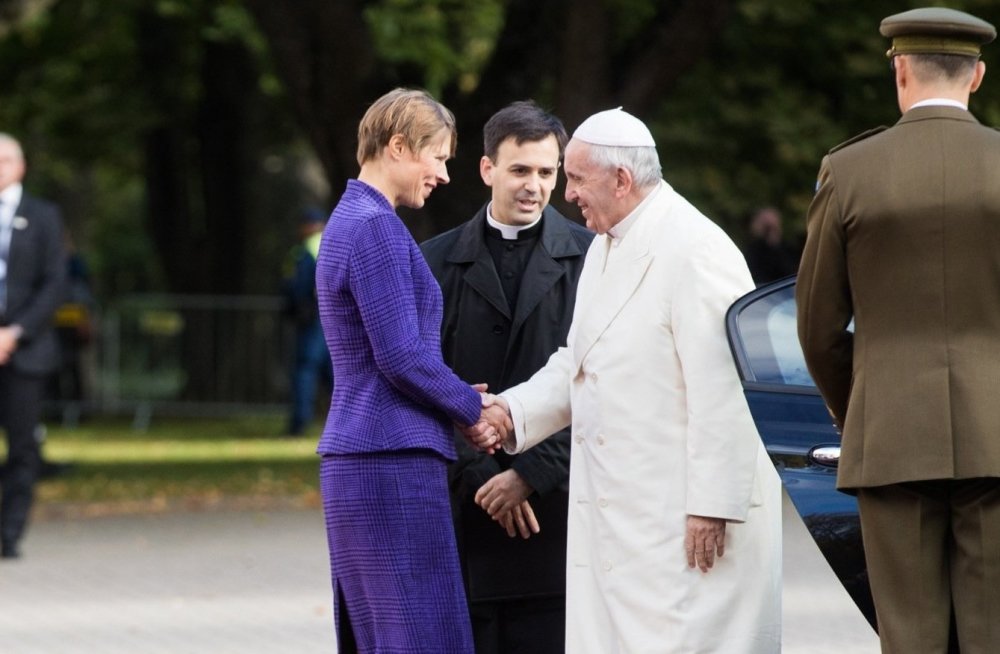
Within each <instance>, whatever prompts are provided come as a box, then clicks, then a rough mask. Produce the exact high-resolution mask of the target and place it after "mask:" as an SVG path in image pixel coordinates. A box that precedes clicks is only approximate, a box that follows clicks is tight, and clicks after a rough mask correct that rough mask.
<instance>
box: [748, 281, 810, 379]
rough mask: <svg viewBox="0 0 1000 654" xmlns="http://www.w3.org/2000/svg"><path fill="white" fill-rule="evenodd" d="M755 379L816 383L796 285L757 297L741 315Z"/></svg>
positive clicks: (749, 362) (751, 369)
mask: <svg viewBox="0 0 1000 654" xmlns="http://www.w3.org/2000/svg"><path fill="white" fill-rule="evenodd" d="M737 325H738V329H739V334H740V340H741V341H742V345H743V350H744V353H745V355H746V358H747V363H748V365H749V367H750V372H751V376H752V380H753V381H756V382H759V383H765V384H781V385H792V386H813V387H815V384H814V383H813V380H812V377H810V376H809V371H808V370H807V369H806V362H805V359H804V358H803V356H802V348H801V347H800V346H799V337H798V331H797V329H796V324H795V286H785V287H784V288H779V289H777V290H776V291H775V292H773V293H770V294H768V295H764V296H762V297H760V298H757V299H756V300H755V301H754V302H752V303H751V304H749V305H747V306H746V307H744V309H743V310H742V311H741V312H740V314H739V317H738V318H737Z"/></svg>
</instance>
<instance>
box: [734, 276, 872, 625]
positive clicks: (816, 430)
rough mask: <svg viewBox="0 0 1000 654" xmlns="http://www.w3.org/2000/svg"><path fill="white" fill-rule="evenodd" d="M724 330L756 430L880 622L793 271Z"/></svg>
mask: <svg viewBox="0 0 1000 654" xmlns="http://www.w3.org/2000/svg"><path fill="white" fill-rule="evenodd" d="M726 331H727V333H728V335H729V344H730V347H731V348H732V351H733V357H734V359H735V361H736V367H737V368H738V370H739V373H740V379H741V380H742V382H743V389H744V393H745V394H746V398H747V403H748V404H749V405H750V412H751V413H752V414H753V418H754V422H756V424H757V430H758V431H759V432H760V435H761V438H762V439H763V440H764V444H765V445H766V447H767V451H768V453H769V454H770V455H771V460H772V461H773V462H774V464H775V467H776V468H777V470H778V474H779V475H781V481H782V483H783V484H784V487H785V490H786V492H787V493H788V495H789V497H790V498H791V500H792V502H793V503H794V504H795V508H796V509H797V510H798V512H799V515H801V516H802V520H803V522H804V523H805V525H806V527H807V528H808V529H809V531H810V532H811V533H812V536H813V538H814V539H815V540H816V543H817V545H819V549H820V551H821V552H822V553H823V556H824V557H826V560H827V561H828V562H829V564H830V566H831V567H832V568H833V570H834V572H835V573H836V574H837V576H838V577H839V578H840V580H841V582H842V583H843V584H844V587H845V588H846V589H847V592H848V593H849V594H850V596H851V598H852V599H853V600H854V602H855V603H856V604H857V605H858V608H859V609H861V612H862V613H863V614H864V616H865V618H867V619H868V622H869V623H870V624H871V625H872V626H873V627H874V626H875V607H874V605H873V604H872V598H871V591H870V589H869V587H868V573H867V571H866V569H865V560H864V550H863V548H862V543H861V524H860V520H859V518H858V503H857V501H856V500H855V499H854V497H852V496H850V495H847V494H845V493H842V492H840V491H838V490H837V489H836V481H837V462H838V459H839V458H840V435H839V434H838V433H837V430H836V428H835V427H834V425H833V420H832V419H831V417H830V414H829V412H828V411H827V409H826V405H825V404H824V403H823V398H822V397H820V394H819V391H818V390H817V389H816V385H815V384H814V383H813V380H812V378H811V377H810V376H809V372H808V371H807V370H806V364H805V359H804V358H803V356H802V349H801V347H800V346H799V339H798V331H797V329H796V321H795V278H794V277H793V278H788V279H784V280H780V281H777V282H774V283H772V284H768V285H766V286H762V287H760V288H758V289H756V290H755V291H752V292H751V293H749V294H747V295H745V296H744V297H742V298H740V299H739V300H737V301H736V302H735V303H734V304H733V306H732V307H730V309H729V313H728V314H727V316H726Z"/></svg>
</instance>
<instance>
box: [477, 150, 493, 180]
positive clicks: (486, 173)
mask: <svg viewBox="0 0 1000 654" xmlns="http://www.w3.org/2000/svg"><path fill="white" fill-rule="evenodd" d="M493 168H494V165H493V160H492V159H490V158H489V157H487V156H483V158H482V159H480V160H479V176H480V177H482V178H483V184H486V185H487V186H493Z"/></svg>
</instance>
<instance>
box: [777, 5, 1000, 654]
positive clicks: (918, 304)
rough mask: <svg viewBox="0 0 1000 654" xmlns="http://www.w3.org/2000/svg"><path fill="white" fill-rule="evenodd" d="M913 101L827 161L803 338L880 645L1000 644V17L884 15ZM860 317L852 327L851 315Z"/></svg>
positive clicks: (811, 244)
mask: <svg viewBox="0 0 1000 654" xmlns="http://www.w3.org/2000/svg"><path fill="white" fill-rule="evenodd" d="M880 31H881V33H882V35H883V36H886V37H888V38H891V39H892V44H891V47H890V49H889V51H888V53H887V54H888V57H889V59H890V62H891V63H892V67H893V71H894V75H895V82H896V91H897V96H898V100H899V108H900V110H901V112H902V114H903V115H902V118H901V119H900V120H899V122H897V123H896V124H895V125H894V126H892V127H890V128H887V129H884V128H883V129H880V130H873V131H871V132H868V133H865V134H863V135H861V136H859V137H857V138H855V139H853V140H851V141H848V142H847V143H845V144H843V145H840V146H837V147H836V148H834V149H833V150H831V151H830V153H829V154H828V155H827V156H826V157H825V158H824V159H823V162H822V164H821V166H820V173H819V185H818V190H817V193H816V197H815V198H814V200H813V203H812V205H811V207H810V209H809V215H808V234H807V240H806V247H805V252H804V254H803V258H802V264H801V268H800V272H799V281H798V288H797V300H798V311H799V338H800V340H801V342H802V346H803V350H804V352H805V356H806V361H807V363H808V365H809V369H810V371H811V373H812V375H813V377H814V378H815V380H816V384H817V385H818V386H819V389H820V391H821V392H822V394H823V397H824V399H825V400H826V403H827V405H828V406H829V408H830V411H831V413H832V415H833V418H834V420H835V421H836V423H837V424H838V425H839V426H840V427H841V428H842V430H843V451H842V455H841V459H840V468H839V476H838V485H839V487H840V488H841V489H843V490H846V491H848V492H852V493H857V496H858V503H859V506H860V511H861V523H862V532H863V536H864V544H865V556H866V559H867V563H868V570H869V576H870V579H871V585H872V592H873V595H874V599H875V607H876V612H877V615H878V624H879V634H880V637H881V641H882V651H883V652H906V653H908V654H909V653H913V652H945V651H947V649H948V637H949V623H950V615H951V610H952V607H954V614H955V620H956V624H957V632H958V633H957V635H958V640H959V643H960V646H961V651H962V652H963V654H969V653H970V652H978V653H983V654H985V653H986V652H998V651H1000V557H998V556H997V554H996V552H997V547H998V543H1000V438H998V437H997V430H998V429H1000V402H997V400H996V397H995V394H996V391H995V389H996V380H997V379H998V378H1000V303H998V301H997V298H998V297H1000V183H998V177H997V171H998V170H1000V132H997V131H995V130H993V129H990V128H988V127H985V126H983V125H981V124H980V123H979V122H978V121H977V120H976V118H975V117H974V116H973V115H972V114H971V113H970V112H969V111H968V103H969V97H970V94H972V93H974V92H975V91H976V90H977V89H978V88H979V86H980V84H981V83H982V81H983V75H984V73H985V68H986V67H985V64H984V63H983V62H982V61H980V46H981V45H983V44H985V43H988V42H990V41H992V40H993V39H994V38H995V36H996V30H995V29H994V27H993V26H992V25H990V24H989V23H987V22H985V21H983V20H980V19H978V18H976V17H974V16H970V15H969V14H966V13H963V12H960V11H954V10H951V9H944V8H928V9H914V10H912V11H906V12H903V13H900V14H896V15H893V16H890V17H888V18H886V19H885V20H883V21H882V24H881V29H880ZM852 319H853V320H854V329H853V331H852V330H851V329H850V328H849V324H850V322H851V320H852Z"/></svg>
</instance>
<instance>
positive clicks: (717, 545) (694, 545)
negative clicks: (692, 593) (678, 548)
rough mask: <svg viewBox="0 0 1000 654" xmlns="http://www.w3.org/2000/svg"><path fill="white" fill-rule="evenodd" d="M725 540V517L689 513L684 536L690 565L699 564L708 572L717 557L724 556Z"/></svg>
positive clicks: (685, 549) (691, 566) (703, 570)
mask: <svg viewBox="0 0 1000 654" xmlns="http://www.w3.org/2000/svg"><path fill="white" fill-rule="evenodd" d="M725 540H726V521H725V520H724V519H723V518H705V517H702V516H697V515H689V516H688V517H687V533H686V534H685V536H684V551H685V553H686V554H687V563H688V567H689V568H694V567H696V566H697V567H698V568H700V569H701V571H702V572H708V571H709V569H711V567H712V566H713V565H715V559H716V557H717V556H718V557H719V558H722V554H723V552H724V551H725Z"/></svg>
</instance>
